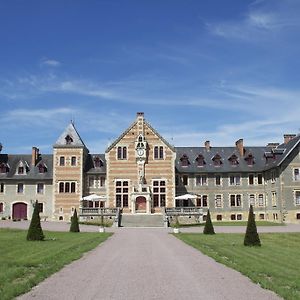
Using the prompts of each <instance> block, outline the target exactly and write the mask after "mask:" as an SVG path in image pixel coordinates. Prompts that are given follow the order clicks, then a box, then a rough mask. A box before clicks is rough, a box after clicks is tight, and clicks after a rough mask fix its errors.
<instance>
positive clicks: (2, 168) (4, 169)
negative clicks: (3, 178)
mask: <svg viewBox="0 0 300 300" xmlns="http://www.w3.org/2000/svg"><path fill="white" fill-rule="evenodd" d="M7 171H8V168H7V165H6V164H4V163H2V164H1V165H0V173H2V174H3V173H7Z"/></svg>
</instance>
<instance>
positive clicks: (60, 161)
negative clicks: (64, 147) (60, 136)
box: [59, 156, 65, 166]
mask: <svg viewBox="0 0 300 300" xmlns="http://www.w3.org/2000/svg"><path fill="white" fill-rule="evenodd" d="M59 165H60V166H64V165H65V157H64V156H61V157H60V158H59Z"/></svg>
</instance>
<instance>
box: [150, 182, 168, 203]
mask: <svg viewBox="0 0 300 300" xmlns="http://www.w3.org/2000/svg"><path fill="white" fill-rule="evenodd" d="M152 193H153V206H154V207H165V206H166V182H165V180H154V181H153V183H152Z"/></svg>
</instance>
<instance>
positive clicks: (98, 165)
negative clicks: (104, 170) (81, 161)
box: [94, 156, 103, 168]
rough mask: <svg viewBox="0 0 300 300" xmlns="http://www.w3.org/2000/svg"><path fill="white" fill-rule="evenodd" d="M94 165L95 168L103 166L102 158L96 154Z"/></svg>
mask: <svg viewBox="0 0 300 300" xmlns="http://www.w3.org/2000/svg"><path fill="white" fill-rule="evenodd" d="M94 166H95V168H101V167H103V162H102V160H101V159H100V158H99V157H98V156H96V157H95V158H94Z"/></svg>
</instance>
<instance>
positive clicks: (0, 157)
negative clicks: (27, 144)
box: [0, 154, 53, 181]
mask: <svg viewBox="0 0 300 300" xmlns="http://www.w3.org/2000/svg"><path fill="white" fill-rule="evenodd" d="M20 161H22V162H23V163H24V164H25V165H27V166H28V169H27V173H26V174H25V175H20V174H16V173H17V167H18V166H19V162H20ZM2 163H5V164H7V165H8V167H9V172H8V173H0V179H5V180H7V179H12V180H21V181H22V180H46V179H52V178H53V155H52V154H44V155H40V158H39V160H38V162H37V163H36V165H35V166H32V165H31V155H25V154H11V155H10V154H0V164H2ZM40 163H43V164H44V165H45V167H46V172H44V173H40V172H39V168H38V165H39V164H40Z"/></svg>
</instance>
